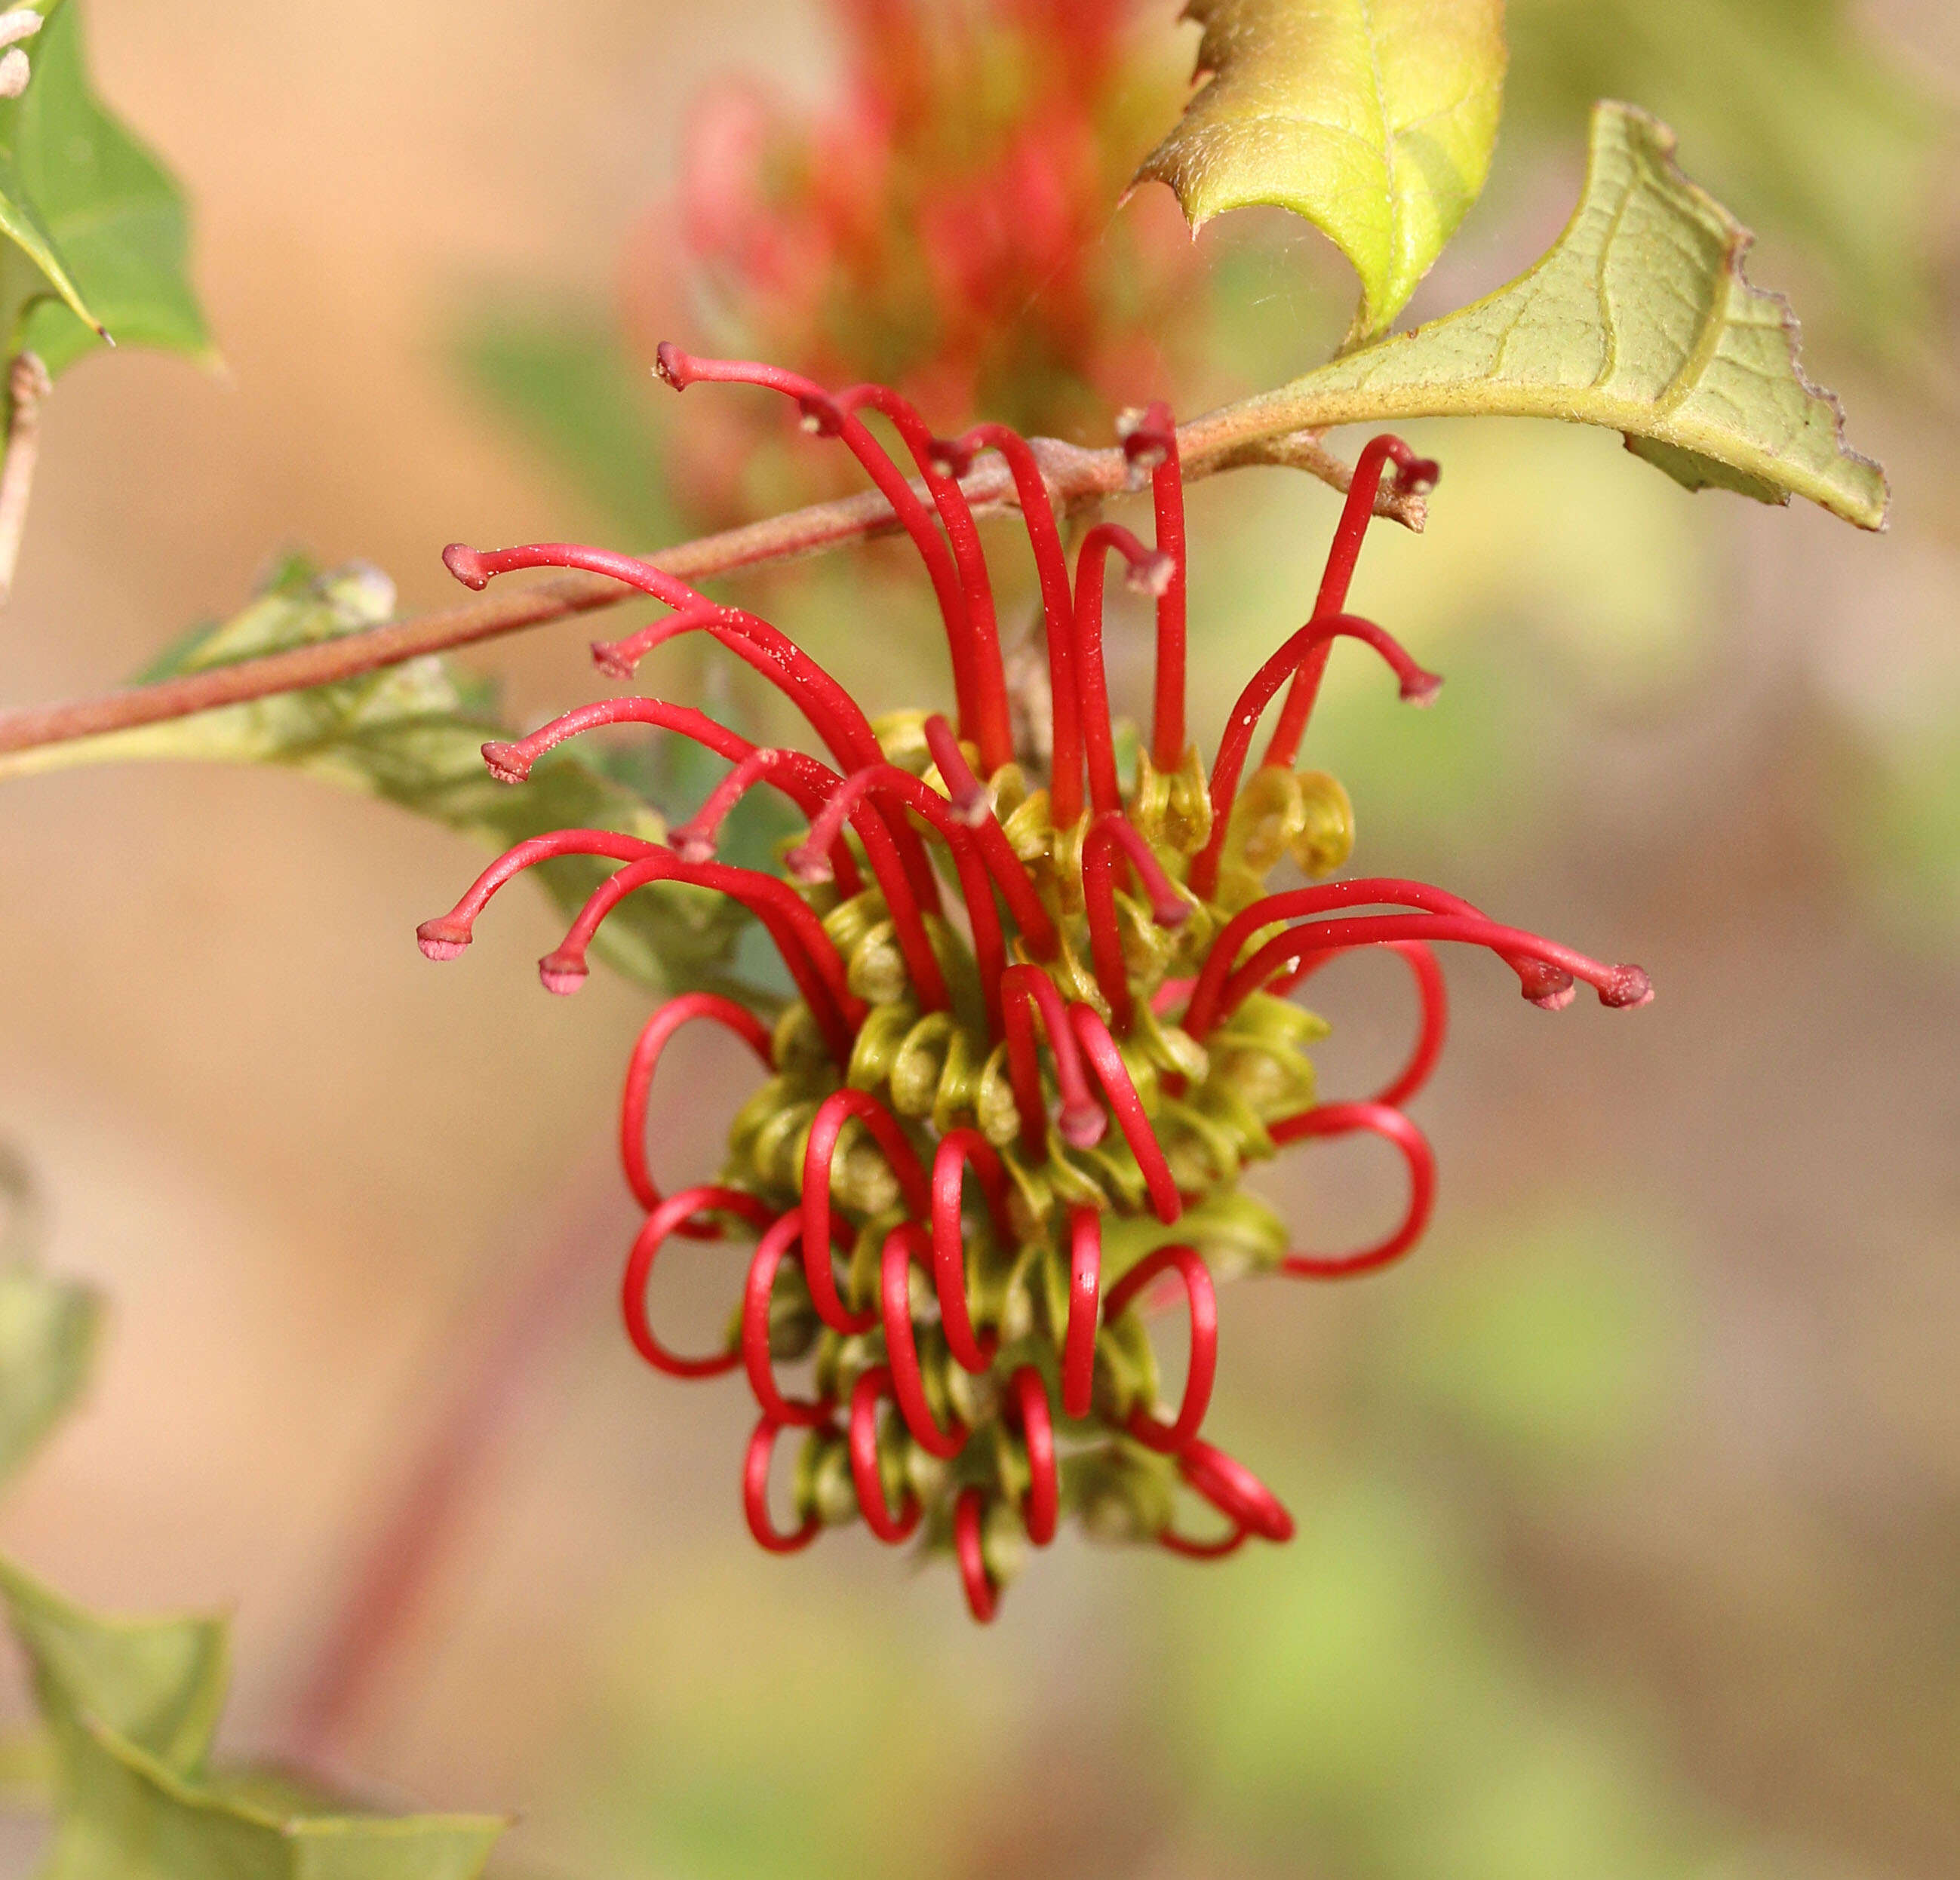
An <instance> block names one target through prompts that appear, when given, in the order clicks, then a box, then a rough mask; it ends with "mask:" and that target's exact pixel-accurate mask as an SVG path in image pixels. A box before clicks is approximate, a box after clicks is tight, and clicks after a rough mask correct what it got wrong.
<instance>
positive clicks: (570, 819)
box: [0, 559, 793, 1005]
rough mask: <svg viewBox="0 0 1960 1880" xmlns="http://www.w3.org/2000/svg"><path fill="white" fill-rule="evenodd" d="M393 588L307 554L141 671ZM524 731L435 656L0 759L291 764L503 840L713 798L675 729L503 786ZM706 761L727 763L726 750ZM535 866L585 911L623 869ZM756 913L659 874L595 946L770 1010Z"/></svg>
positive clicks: (734, 829)
mask: <svg viewBox="0 0 1960 1880" xmlns="http://www.w3.org/2000/svg"><path fill="white" fill-rule="evenodd" d="M394 599H395V596H394V586H393V583H392V582H390V581H389V579H388V578H387V576H386V575H385V574H382V573H381V571H380V570H379V569H378V568H372V567H369V566H368V565H364V564H355V565H352V566H349V567H347V568H340V569H338V570H336V571H332V572H329V573H326V574H320V573H318V572H317V571H315V570H314V569H313V568H312V567H311V566H310V565H309V564H307V562H305V561H302V560H298V559H295V560H294V561H290V562H288V564H287V565H285V567H284V568H282V569H280V570H279V571H278V572H277V573H276V574H275V575H274V576H273V577H272V581H271V582H270V583H269V585H268V586H267V587H266V589H265V590H264V591H263V593H261V594H260V596H259V598H258V599H257V600H255V601H253V603H251V605H250V606H248V607H247V608H246V609H245V610H244V611H243V612H242V613H240V614H239V615H237V616H236V617H235V618H234V619H231V620H229V621H228V622H224V623H223V624H222V625H218V626H216V627H210V628H201V629H199V631H196V632H195V633H193V634H192V635H190V636H189V638H188V639H186V640H185V641H183V642H182V643H180V644H179V645H178V646H177V647H174V648H173V649H172V651H170V652H169V653H168V654H166V655H165V656H164V657H163V659H162V660H160V661H159V662H157V663H156V664H155V665H154V666H151V668H150V670H148V671H147V672H145V673H142V675H141V679H142V680H143V681H145V682H148V681H151V680H154V679H166V678H170V677H173V676H176V675H177V674H179V673H187V672H192V671H197V670H202V669H204V668H206V667H209V666H220V665H224V664H226V663H229V662H231V661H232V660H241V659H249V658H251V657H255V656H256V655H258V654H266V653H273V652H278V651H281V650H282V649H283V648H285V647H293V646H300V645H304V644H308V643H310V642H312V641H318V640H323V639H330V638H335V637H336V636H338V635H341V634H344V633H354V632H358V631H361V629H362V628H368V627H372V626H376V625H379V624H380V622H383V621H384V620H386V619H388V618H389V617H390V615H391V614H392V613H393V610H394ZM509 736H511V730H510V728H509V727H508V726H507V725H505V724H503V723H502V722H501V720H500V719H499V718H498V715H497V711H496V705H495V696H494V694H493V692H492V689H490V688H489V687H488V686H484V685H482V684H480V683H476V682H472V681H470V680H469V679H467V678H466V677H465V676H463V674H462V673H461V672H460V670H458V669H457V667H455V666H452V665H451V664H450V663H449V662H447V660H441V659H438V658H428V659H419V660H410V661H409V662H408V663H406V664H405V665H401V666H391V667H390V668H388V669H387V670H384V671H382V672H379V673H372V674H370V675H368V676H364V677H363V678H360V679H348V680H346V681H344V682H341V683H339V684H336V685H332V686H316V687H313V688H312V689H310V690H308V691H305V692H285V693H281V694H279V695H276V696H275V697H273V698H263V699H259V700H256V701H253V702H251V703H250V704H247V705H228V706H225V707H224V708H221V709H219V710H217V711H206V712H201V713H199V714H197V715H196V717H189V718H180V719H176V720H173V721H170V722H168V723H167V724H156V725H149V726H145V727H142V728H140V729H138V730H129V731H120V732H116V733H112V734H111V735H110V736H105V737H100V738H91V739H87V740H80V741H78V742H76V743H71V744H61V745H49V746H46V747H45V748H44V749H41V750H37V751H27V752H21V753H19V754H18V755H14V756H10V757H7V758H5V759H0V778H4V777H5V776H8V775H19V774H21V773H23V772H25V771H33V770H41V769H52V768H59V767H64V766H65V765H69V764H73V763H107V762H132V761H139V760H145V759H202V760H204V761H206V762H226V763H240V764H284V765H290V766H291V767H292V768H296V769H300V770H305V771H311V772H313V774H315V775H319V776H323V777H327V778H332V779H333V781H336V782H337V783H340V784H345V785H346V786H348V787H350V788H352V789H355V790H364V791H366V792H368V794H371V795H374V796H377V797H383V798H384V799H386V800H387V801H389V802H390V803H397V804H399V805H400V806H402V807H403V808H404V809H408V810H413V811H415V812H416V813H418V814H419V815H422V816H431V817H433V818H434V819H436V820H437V821H438V822H444V823H446V824H447V825H449V826H450V828H452V829H459V830H461V831H463V832H466V833H467V834H469V835H473V836H476V837H478V838H481V839H482V840H484V841H488V842H489V843H492V844H494V845H495V846H496V847H498V848H508V847H510V846H511V845H513V844H514V843H517V842H520V841H523V840H524V839H525V838H527V837H528V836H533V835H543V834H545V833H546V832H549V831H551V830H553V829H576V828H583V829H618V830H621V831H623V832H625V833H626V834H628V835H638V836H642V837H644V838H647V839H648V840H650V841H658V840H660V839H661V838H663V836H664V835H665V834H666V829H667V823H666V819H665V818H664V816H663V814H662V813H661V810H660V807H659V806H658V801H659V800H676V797H680V796H681V795H682V794H683V790H686V791H687V792H688V794H686V797H685V800H688V801H689V802H690V803H692V801H694V800H697V799H698V795H699V794H705V785H703V784H702V783H701V781H700V779H699V778H698V775H697V773H696V771H695V768H694V767H693V765H692V759H691V758H690V756H689V753H691V752H692V750H693V747H692V746H689V745H687V744H686V743H684V742H683V741H682V740H669V739H661V740H659V741H658V742H657V743H652V744H651V745H650V744H649V743H648V740H647V738H646V737H644V736H643V737H642V738H641V740H640V742H639V744H638V746H637V747H636V748H637V749H638V750H640V751H641V752H651V756H650V757H641V758H637V759H636V758H633V757H631V756H626V755H619V753H617V752H614V751H612V750H609V749H605V748H604V747H600V748H599V749H597V750H595V749H594V748H593V746H592V745H591V743H590V740H585V741H582V742H581V743H578V744H577V745H566V746H561V747H560V748H559V749H557V750H555V751H552V752H549V753H547V754H546V755H545V756H544V757H543V758H541V759H539V762H538V763H537V765H536V767H535V768H533V771H532V772H531V777H530V781H529V782H528V783H526V784H520V785H518V786H517V787H512V786H511V785H509V784H501V783H498V781H496V780H495V778H492V776H491V775H490V774H489V772H488V771H487V770H486V769H485V767H484V763H483V758H482V746H484V745H485V743H488V742H489V741H490V740H493V739H504V738H508V737H509ZM703 761H704V762H705V764H706V765H708V767H709V768H711V769H718V768H721V767H720V766H719V765H716V764H715V762H714V760H713V759H704V760H703ZM677 785H678V786H681V787H682V788H681V789H676V786H677ZM788 826H793V825H788V823H787V822H786V820H785V819H784V813H782V812H781V810H779V809H778V807H777V806H775V805H774V804H772V803H771V802H770V801H769V800H768V797H767V796H766V795H765V794H764V793H762V792H754V793H752V794H751V795H750V796H749V797H748V798H746V799H745V800H744V802H743V804H742V805H741V806H740V808H739V810H738V812H737V816H735V817H733V818H731V819H730V826H729V828H728V829H727V832H726V835H725V837H724V842H723V845H722V846H723V851H724V854H726V855H727V857H728V859H730V860H733V861H737V862H741V863H747V864H756V863H758V862H759V863H762V864H764V865H767V864H768V859H769V851H770V845H771V844H772V841H773V839H774V838H775V836H776V835H778V834H779V833H781V832H783V830H784V829H785V828H786V827H788ZM530 872H531V873H535V874H536V875H537V876H539V878H540V879H541V880H543V883H545V885H546V887H547V888H549V890H550V892H551V893H552V897H553V899H555V900H556V901H557V902H558V903H559V905H561V906H562V907H564V908H565V909H566V910H567V911H573V910H575V909H576V908H578V907H579V906H581V905H582V904H583V903H584V900H585V899H586V897H587V895H589V894H590V893H591V892H592V890H593V889H594V888H596V887H597V886H598V885H599V883H600V881H601V880H603V879H604V878H605V876H606V875H607V874H608V873H610V872H611V870H609V868H608V867H606V864H603V862H598V861H594V860H588V859H586V858H584V857H562V858H560V859H558V860H553V861H550V862H547V863H546V864H543V866H542V867H539V868H537V869H535V870H531V871H530ZM462 885H463V884H462V883H460V882H459V883H456V884H454V886H455V887H457V888H460V886H462ZM432 892H434V894H435V895H436V896H437V898H438V899H444V897H445V896H446V895H449V894H450V892H452V890H451V888H450V884H449V883H439V884H437V885H436V886H434V889H432ZM445 905H446V901H445ZM751 924H752V920H751V917H750V916H749V915H748V913H747V912H746V910H744V909H743V908H740V907H739V906H738V905H736V904H735V903H733V902H731V901H730V900H729V899H728V898H727V896H726V895H718V894H712V893H710V892H708V890H707V889H701V888H695V887H691V886H687V885H686V884H684V883H673V882H661V883H654V884H651V886H648V887H646V888H643V889H641V890H640V891H639V892H637V893H635V894H633V895H630V896H629V897H628V899H626V900H625V902H622V904H621V905H620V907H619V909H618V910H617V911H616V913H615V914H614V915H613V917H612V918H610V919H609V920H608V921H606V924H605V926H604V927H602V928H601V929H600V934H599V940H598V942H597V944H596V945H595V947H594V949H593V950H594V951H595V952H596V953H598V954H599V955H600V957H601V958H603V959H606V961H607V962H608V963H609V965H613V966H614V967H615V968H616V969H618V970H619V971H620V972H624V973H625V974H627V975H628V976H629V977H630V978H634V979H636V980H638V981H640V982H641V984H642V985H648V986H650V987H652V988H656V989H660V990H667V989H670V990H673V991H692V990H695V989H697V988H701V989H708V990H714V991H724V992H727V993H729V994H731V995H732V996H734V997H739V998H743V999H746V1000H749V1001H750V1002H751V1003H753V1004H760V1005H767V1004H769V1003H771V1002H772V1000H775V998H776V997H778V996H779V995H778V988H776V987H775V986H774V985H770V984H766V983H756V982H753V981H749V980H748V979H746V978H743V977H742V976H741V975H740V972H738V970H737V959H736V956H737V950H738V947H739V946H740V943H741V941H742V939H743V935H744V933H745V931H746V930H747V929H748V928H749V926H750V925H751Z"/></svg>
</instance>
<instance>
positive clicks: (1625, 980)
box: [1599, 966, 1654, 1012]
mask: <svg viewBox="0 0 1960 1880" xmlns="http://www.w3.org/2000/svg"><path fill="white" fill-rule="evenodd" d="M1653 995H1654V989H1653V981H1652V980H1651V979H1650V978H1648V977H1647V975H1646V974H1645V973H1644V972H1642V971H1641V970H1640V968H1639V967H1637V966H1615V968H1614V969H1613V976H1612V979H1611V980H1610V981H1608V983H1607V984H1606V985H1603V986H1602V987H1601V988H1599V1003H1600V1004H1602V1005H1610V1006H1611V1007H1613V1009H1614V1010H1615V1011H1619V1012H1624V1011H1628V1010H1631V1009H1632V1008H1633V1007H1635V1006H1637V1005H1648V1004H1652V1003H1653Z"/></svg>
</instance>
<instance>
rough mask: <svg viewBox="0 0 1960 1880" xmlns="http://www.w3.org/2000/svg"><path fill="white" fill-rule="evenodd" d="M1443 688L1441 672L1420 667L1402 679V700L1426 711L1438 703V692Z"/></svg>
mask: <svg viewBox="0 0 1960 1880" xmlns="http://www.w3.org/2000/svg"><path fill="white" fill-rule="evenodd" d="M1442 689H1443V675H1442V674H1441V673H1425V672H1424V671H1422V670H1420V669H1419V668H1418V670H1416V671H1414V672H1413V673H1410V674H1409V676H1408V678H1406V679H1404V680H1403V681H1402V701H1403V702H1404V703H1405V705H1414V706H1415V707H1417V708H1418V709H1419V710H1424V711H1426V710H1427V708H1429V707H1430V706H1431V705H1434V704H1435V703H1436V696H1437V693H1438V692H1441V691H1442Z"/></svg>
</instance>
